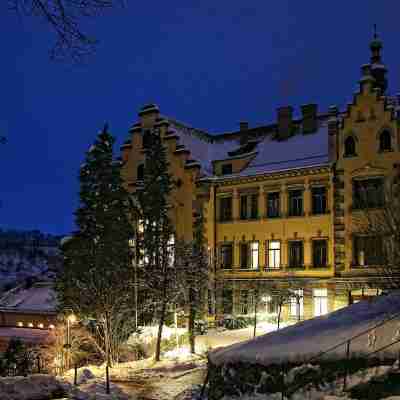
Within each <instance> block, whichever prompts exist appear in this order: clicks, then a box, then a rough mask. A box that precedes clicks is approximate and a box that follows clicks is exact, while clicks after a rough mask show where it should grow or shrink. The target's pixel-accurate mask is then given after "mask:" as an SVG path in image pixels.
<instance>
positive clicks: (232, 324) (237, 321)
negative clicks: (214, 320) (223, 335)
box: [220, 315, 249, 330]
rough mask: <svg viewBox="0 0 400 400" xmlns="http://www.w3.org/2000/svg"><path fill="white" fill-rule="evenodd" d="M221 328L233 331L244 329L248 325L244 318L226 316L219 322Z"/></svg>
mask: <svg viewBox="0 0 400 400" xmlns="http://www.w3.org/2000/svg"><path fill="white" fill-rule="evenodd" d="M220 324H221V326H223V327H224V328H226V329H229V330H233V329H242V328H246V327H247V326H248V325H249V322H248V319H247V318H245V317H236V316H233V315H226V316H224V318H223V319H222V321H220Z"/></svg>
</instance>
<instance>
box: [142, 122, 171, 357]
mask: <svg viewBox="0 0 400 400" xmlns="http://www.w3.org/2000/svg"><path fill="white" fill-rule="evenodd" d="M147 135H148V136H147V139H146V162H145V168H144V180H143V187H142V188H141V189H140V190H139V191H138V193H137V196H138V197H137V198H138V203H139V208H140V219H141V221H140V224H141V225H142V226H143V232H142V234H141V238H140V240H139V242H138V246H139V249H140V250H139V252H141V253H142V257H141V260H140V262H139V265H138V281H139V286H140V289H141V291H142V294H143V295H144V296H143V297H144V298H145V299H146V301H147V303H148V304H147V305H144V306H145V307H146V306H151V307H152V308H153V309H154V310H155V311H156V318H157V322H158V334H157V343H156V352H155V360H156V361H159V360H160V355H161V338H162V329H163V325H164V323H165V319H166V314H167V311H168V307H169V306H171V305H172V304H173V303H174V302H175V297H176V294H177V291H176V287H177V285H176V270H175V263H174V251H175V249H174V247H175V245H174V232H173V228H172V225H171V221H170V218H169V215H168V213H169V209H170V207H169V203H168V201H169V196H170V194H171V191H172V189H173V182H172V177H171V175H170V174H169V172H168V161H167V154H166V149H165V148H164V145H163V143H162V141H161V138H160V136H159V133H158V132H157V131H156V130H153V131H151V132H149V133H147ZM149 303H150V304H149Z"/></svg>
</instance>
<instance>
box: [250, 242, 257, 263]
mask: <svg viewBox="0 0 400 400" xmlns="http://www.w3.org/2000/svg"><path fill="white" fill-rule="evenodd" d="M250 251H251V268H252V269H257V268H258V242H252V243H251V244H250Z"/></svg>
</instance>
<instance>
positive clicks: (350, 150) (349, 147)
mask: <svg viewBox="0 0 400 400" xmlns="http://www.w3.org/2000/svg"><path fill="white" fill-rule="evenodd" d="M344 155H345V157H352V156H355V155H356V142H355V140H354V138H353V137H352V136H349V137H348V138H347V139H346V140H345V141H344Z"/></svg>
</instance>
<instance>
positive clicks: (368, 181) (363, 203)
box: [352, 176, 385, 210]
mask: <svg viewBox="0 0 400 400" xmlns="http://www.w3.org/2000/svg"><path fill="white" fill-rule="evenodd" d="M373 181H377V182H379V187H378V186H377V187H376V188H375V190H374V192H372V191H370V190H369V189H370V188H369V187H372V183H373ZM362 190H364V193H362ZM363 197H364V198H363ZM384 206H385V178H384V177H382V176H377V177H368V178H362V179H353V182H352V209H353V210H366V209H373V208H382V207H384Z"/></svg>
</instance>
